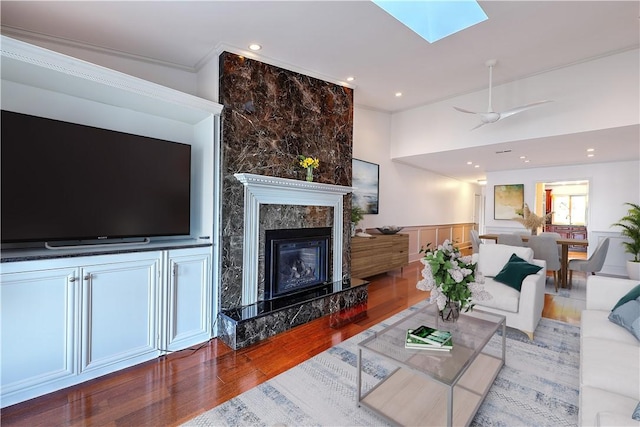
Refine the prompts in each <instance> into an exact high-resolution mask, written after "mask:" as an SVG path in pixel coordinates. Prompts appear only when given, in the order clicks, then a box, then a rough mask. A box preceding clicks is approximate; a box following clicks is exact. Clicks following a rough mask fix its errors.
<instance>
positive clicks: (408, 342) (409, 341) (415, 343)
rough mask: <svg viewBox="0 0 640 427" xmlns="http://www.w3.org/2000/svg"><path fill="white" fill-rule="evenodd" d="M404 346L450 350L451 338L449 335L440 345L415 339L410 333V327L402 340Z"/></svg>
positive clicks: (451, 346)
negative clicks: (403, 340)
mask: <svg viewBox="0 0 640 427" xmlns="http://www.w3.org/2000/svg"><path fill="white" fill-rule="evenodd" d="M404 347H405V348H409V349H413V350H415V349H419V350H434V351H450V350H451V349H452V348H453V340H452V339H451V337H449V339H448V340H447V341H445V342H444V343H443V344H441V345H434V344H430V343H427V342H425V341H422V340H420V339H417V338H415V337H413V336H412V335H411V329H409V330H408V331H407V336H406V339H405V342H404Z"/></svg>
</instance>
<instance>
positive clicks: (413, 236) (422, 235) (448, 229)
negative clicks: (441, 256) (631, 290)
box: [367, 223, 477, 262]
mask: <svg viewBox="0 0 640 427" xmlns="http://www.w3.org/2000/svg"><path fill="white" fill-rule="evenodd" d="M473 228H477V225H476V224H473V223H464V224H434V225H418V226H410V227H404V229H403V230H402V231H401V233H402V234H408V235H409V262H413V261H417V260H419V259H420V258H422V257H423V254H421V253H420V249H421V248H426V247H427V245H428V244H429V243H431V247H436V246H437V245H441V244H442V243H443V242H444V241H445V240H447V239H449V240H451V241H453V242H455V243H456V245H457V246H458V247H459V248H460V249H461V250H462V249H467V248H471V236H470V234H469V231H470V230H471V229H473ZM367 232H368V233H371V234H375V233H377V232H378V231H377V230H376V229H375V228H370V229H367Z"/></svg>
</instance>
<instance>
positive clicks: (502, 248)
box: [477, 244, 533, 277]
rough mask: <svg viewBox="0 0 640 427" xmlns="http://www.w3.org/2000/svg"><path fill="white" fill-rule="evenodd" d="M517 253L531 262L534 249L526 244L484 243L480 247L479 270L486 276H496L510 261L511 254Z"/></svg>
mask: <svg viewBox="0 0 640 427" xmlns="http://www.w3.org/2000/svg"><path fill="white" fill-rule="evenodd" d="M513 254H516V255H517V256H519V257H520V258H522V259H523V260H525V261H527V262H531V260H532V259H533V249H531V248H526V247H524V246H508V245H499V244H495V245H492V244H484V245H480V247H479V248H478V267H477V271H479V272H481V273H482V274H484V275H485V276H488V277H494V276H495V275H496V274H498V273H500V270H502V267H504V265H505V264H506V263H507V262H508V261H509V258H511V255H513Z"/></svg>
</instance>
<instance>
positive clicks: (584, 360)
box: [580, 337, 640, 417]
mask: <svg viewBox="0 0 640 427" xmlns="http://www.w3.org/2000/svg"><path fill="white" fill-rule="evenodd" d="M581 343H582V345H581V347H580V356H581V365H580V371H581V373H580V384H581V385H588V386H591V387H598V388H601V389H604V390H608V391H611V392H613V393H617V394H621V395H623V396H627V397H629V398H631V399H634V400H635V401H636V402H637V401H638V400H640V385H639V384H640V346H638V344H637V343H636V344H633V345H630V344H626V343H622V342H619V341H612V340H609V339H606V338H584V337H583V338H582V340H581ZM634 406H635V405H634ZM630 409H631V410H629V411H628V412H627V416H628V417H631V412H632V410H633V407H631V408H630Z"/></svg>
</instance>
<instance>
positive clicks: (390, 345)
mask: <svg viewBox="0 0 640 427" xmlns="http://www.w3.org/2000/svg"><path fill="white" fill-rule="evenodd" d="M420 325H426V326H431V327H433V328H437V329H442V330H448V331H451V334H452V338H453V349H452V350H451V351H450V352H443V351H433V350H422V349H420V350H410V349H405V347H404V341H405V339H406V333H407V329H415V328H417V327H418V326H420ZM500 328H502V351H501V352H500V351H496V350H494V351H493V353H498V354H490V353H489V351H488V348H487V343H488V342H489V340H490V339H491V337H493V335H494V334H495V333H496V331H497V330H498V329H500ZM505 336H506V324H505V317H504V316H500V315H497V314H493V313H488V312H483V311H480V310H473V311H472V312H469V313H461V314H460V318H459V319H458V320H457V322H455V323H450V322H446V323H445V322H443V321H442V320H440V318H439V316H438V308H437V306H436V304H430V305H428V306H426V307H425V308H423V309H420V310H418V311H416V312H415V313H412V314H411V315H409V316H407V317H405V318H404V319H402V320H400V321H398V322H396V323H394V324H393V325H390V326H388V327H386V328H385V329H383V330H381V331H380V332H377V333H376V334H375V335H373V336H371V337H369V338H367V339H365V340H363V341H362V342H360V343H359V344H358V377H357V387H358V392H357V397H356V398H357V404H358V406H361V405H364V406H365V407H367V408H369V409H371V410H373V411H375V412H376V413H378V414H380V415H382V416H383V417H385V418H387V419H388V420H389V421H391V422H393V423H396V424H400V425H414V426H415V425H420V426H443V425H447V426H451V425H468V424H469V423H470V422H471V420H472V419H473V416H474V415H475V413H476V412H477V411H478V408H479V407H480V404H481V403H482V401H483V400H484V398H485V396H486V394H487V392H488V391H489V388H490V387H491V384H493V381H494V380H495V379H496V376H497V375H498V372H499V371H500V369H501V368H502V366H504V362H505ZM363 351H364V352H372V353H375V354H377V355H380V356H382V357H383V358H385V359H387V360H389V361H390V362H392V363H393V365H395V366H397V368H396V369H395V370H393V371H392V372H391V373H390V374H389V375H388V376H387V377H386V378H384V379H383V380H381V381H380V382H379V383H378V384H376V385H375V386H374V387H373V388H372V389H371V390H368V391H367V392H366V393H364V394H363V390H362V375H363V372H362V369H363V363H362V352H363ZM500 353H501V354H500Z"/></svg>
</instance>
